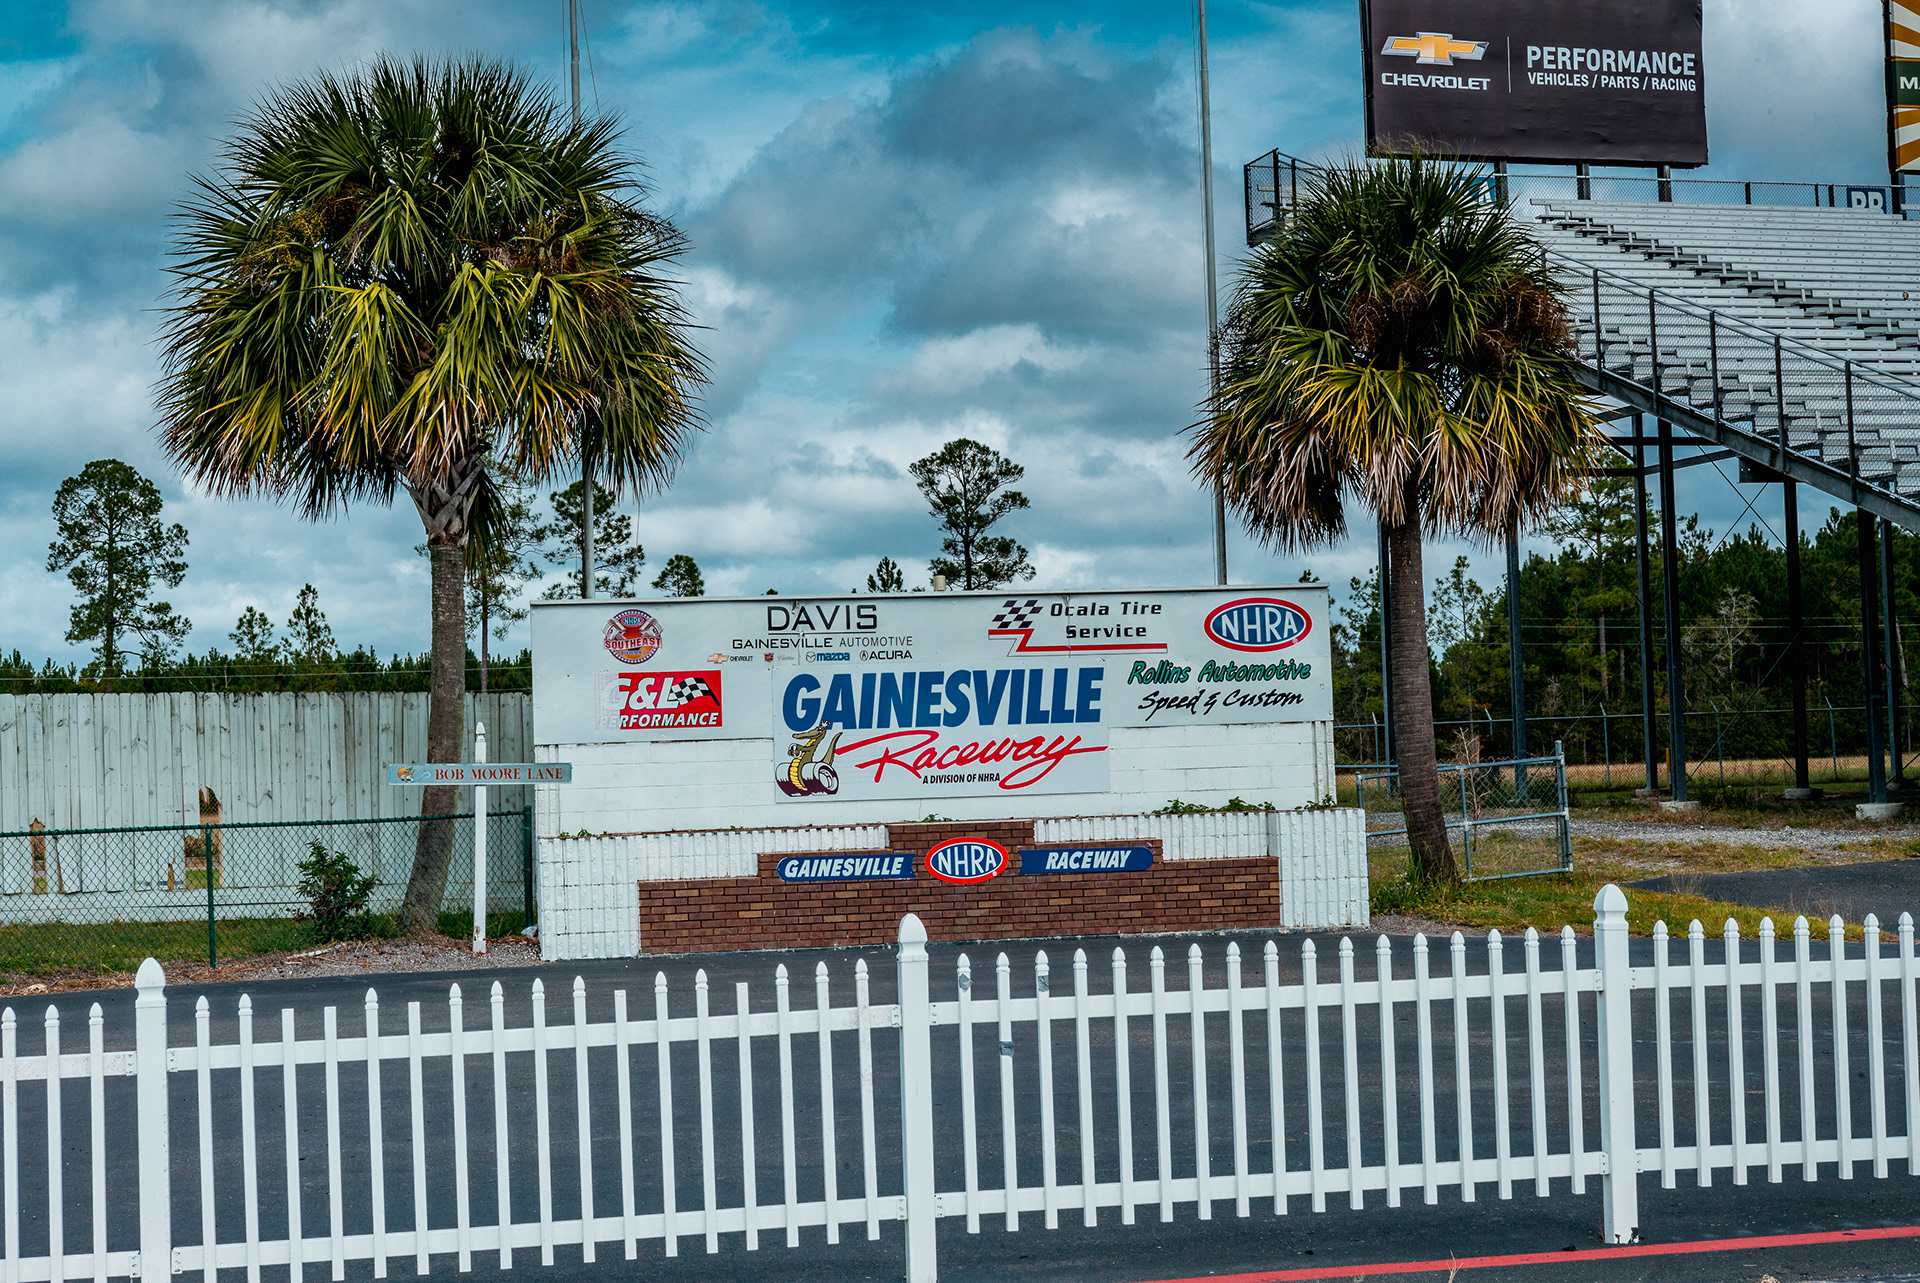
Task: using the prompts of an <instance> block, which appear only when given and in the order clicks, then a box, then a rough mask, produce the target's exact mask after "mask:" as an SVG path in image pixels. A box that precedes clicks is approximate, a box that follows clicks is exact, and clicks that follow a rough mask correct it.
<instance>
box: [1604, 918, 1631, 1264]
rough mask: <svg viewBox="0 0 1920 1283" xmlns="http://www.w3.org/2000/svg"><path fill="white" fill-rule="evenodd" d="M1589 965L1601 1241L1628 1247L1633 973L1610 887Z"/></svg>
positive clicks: (1624, 931) (1623, 925) (1624, 923)
mask: <svg viewBox="0 0 1920 1283" xmlns="http://www.w3.org/2000/svg"><path fill="white" fill-rule="evenodd" d="M1593 910H1594V920H1593V960H1594V966H1595V969H1596V970H1597V971H1598V973H1599V974H1598V976H1597V977H1596V979H1597V982H1598V986H1599V992H1598V993H1597V994H1596V995H1595V997H1596V999H1597V1001H1596V1002H1595V1004H1594V1007H1595V1016H1596V1018H1597V1021H1598V1024H1597V1026H1596V1028H1597V1037H1598V1047H1597V1050H1596V1055H1597V1058H1598V1059H1599V1061H1600V1148H1601V1150H1602V1152H1604V1153H1605V1154H1606V1157H1607V1171H1606V1174H1605V1175H1604V1176H1602V1177H1601V1185H1600V1237H1601V1239H1602V1240H1604V1241H1605V1242H1608V1243H1630V1242H1632V1241H1633V1240H1634V1238H1635V1237H1636V1235H1637V1234H1638V1231H1639V1228H1640V1190H1639V1170H1640V1160H1639V1152H1638V1150H1637V1148H1636V1147H1635V1145H1634V1136H1633V1124H1634V1112H1633V973H1632V972H1631V971H1630V970H1629V967H1628V959H1627V897H1626V893H1625V892H1623V891H1621V890H1620V888H1619V887H1617V886H1615V885H1614V884H1613V883H1611V882H1609V883H1607V885H1605V886H1603V887H1601V888H1600V894H1599V895H1597V896H1595V897H1594V900H1593Z"/></svg>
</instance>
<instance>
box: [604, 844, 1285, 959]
mask: <svg viewBox="0 0 1920 1283" xmlns="http://www.w3.org/2000/svg"><path fill="white" fill-rule="evenodd" d="M888 827H889V829H890V831H891V834H892V839H893V840H892V846H891V848H890V849H891V850H893V851H896V852H899V851H911V852H913V853H914V855H915V856H917V857H919V856H924V855H925V854H926V852H927V850H928V849H929V848H931V847H933V846H935V845H937V844H939V843H941V842H944V841H946V840H948V839H949V838H958V837H984V838H991V839H993V840H994V841H996V842H998V843H1000V844H1001V845H1002V846H1004V847H1006V848H1007V849H1008V850H1009V851H1012V850H1014V849H1015V848H1017V847H1022V846H1032V845H1033V823H1032V821H1030V820H1025V821H1019V820H1012V821H978V822H972V823H965V824H894V825H890V826H888ZM1147 845H1150V846H1152V847H1153V859H1154V863H1153V867H1152V868H1151V869H1148V870H1146V871H1145V872H1142V873H1103V874H1074V873H1060V874H1035V875H1031V876H1026V877H1023V876H1021V875H1020V874H1018V873H1016V872H1012V871H1009V872H1006V873H1002V874H1001V875H1000V876H998V877H996V878H993V879H991V880H989V881H987V882H982V883H978V884H975V885H971V886H956V885H954V884H952V883H949V882H942V881H940V880H939V879H937V878H934V877H932V876H930V875H928V874H927V872H926V866H925V861H924V860H923V859H916V861H915V866H916V868H917V869H918V870H919V876H917V877H915V878H913V879H912V880H911V881H907V880H900V881H893V880H876V881H871V882H816V883H788V882H782V881H780V879H779V878H778V877H777V876H776V875H775V874H774V871H773V866H774V862H775V861H776V860H779V859H784V858H787V857H785V856H774V855H763V856H761V857H760V874H759V876H758V877H753V878H703V879H699V880H697V881H674V882H642V883H640V947H641V950H642V952H645V953H714V952H720V951H723V950H732V949H789V948H797V949H808V948H822V947H826V946H830V945H874V944H891V943H892V942H893V941H894V940H895V939H897V938H898V935H899V929H900V919H901V918H902V917H903V916H904V915H906V914H908V913H917V914H919V915H920V920H921V921H922V922H924V923H925V924H926V928H927V934H928V936H929V937H931V938H932V939H934V940H1000V939H1013V938H1018V937H1030V936H1057V935H1111V934H1116V933H1133V932H1144V931H1213V930H1223V929H1249V928H1253V929H1257V928H1261V927H1274V926H1277V925H1278V924H1279V922H1280V877H1279V869H1278V868H1277V866H1276V864H1275V862H1274V861H1273V860H1272V859H1268V858H1261V859H1242V860H1178V861H1174V862H1172V863H1165V862H1163V861H1162V860H1161V851H1160V844H1159V842H1157V841H1154V842H1149V843H1147ZM834 854H846V853H845V852H835V853H834ZM1013 867H1014V868H1015V869H1017V868H1018V867H1019V866H1018V864H1017V863H1016V864H1015V865H1014V866H1013Z"/></svg>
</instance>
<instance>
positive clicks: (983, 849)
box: [927, 838, 1013, 886]
mask: <svg viewBox="0 0 1920 1283" xmlns="http://www.w3.org/2000/svg"><path fill="white" fill-rule="evenodd" d="M1012 859H1013V857H1012V856H1011V855H1009V854H1007V848H1006V847H1004V846H1001V845H1000V844H999V843H998V842H993V841H989V840H988V839H986V838H953V839H952V840H950V841H946V842H942V843H940V844H939V845H938V846H936V847H934V848H933V849H932V850H930V851H928V852H927V872H928V873H931V874H932V875H933V876H934V877H936V878H939V879H940V880H941V881H942V882H955V883H959V884H961V885H963V886H964V885H967V884H970V883H974V882H985V881H986V880H987V879H988V878H991V877H993V876H995V875H996V874H999V873H1002V872H1004V871H1005V870H1006V867H1007V865H1008V864H1009V863H1010V862H1011V861H1012Z"/></svg>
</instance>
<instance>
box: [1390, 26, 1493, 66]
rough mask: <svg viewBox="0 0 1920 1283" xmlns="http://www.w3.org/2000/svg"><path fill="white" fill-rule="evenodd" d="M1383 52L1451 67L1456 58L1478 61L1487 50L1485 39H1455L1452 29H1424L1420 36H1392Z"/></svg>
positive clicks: (1431, 64)
mask: <svg viewBox="0 0 1920 1283" xmlns="http://www.w3.org/2000/svg"><path fill="white" fill-rule="evenodd" d="M1380 52H1381V53H1383V54H1389V53H1390V54H1397V55H1399V56H1400V57H1402V58H1413V59H1416V60H1417V61H1419V62H1422V63H1426V64H1428V65H1430V66H1435V67H1451V66H1452V65H1453V60H1454V59H1455V58H1466V59H1469V60H1471V61H1473V62H1478V61H1480V59H1481V58H1482V57H1484V56H1485V55H1486V52H1487V42H1486V41H1484V40H1455V39H1454V38H1453V33H1452V32H1451V31H1423V32H1421V33H1420V34H1419V35H1418V36H1390V37H1388V39H1387V47H1386V48H1384V49H1382V50H1381V51H1380Z"/></svg>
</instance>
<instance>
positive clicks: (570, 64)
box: [566, 0, 593, 601]
mask: <svg viewBox="0 0 1920 1283" xmlns="http://www.w3.org/2000/svg"><path fill="white" fill-rule="evenodd" d="M566 5H567V83H568V87H569V89H570V90H571V94H572V102H573V124H574V128H576V129H577V128H579V126H580V0H566ZM591 418H592V412H591V411H588V412H587V413H585V414H583V415H581V418H580V597H581V600H583V601H591V600H593V450H592V447H591V444H590V442H591Z"/></svg>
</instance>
